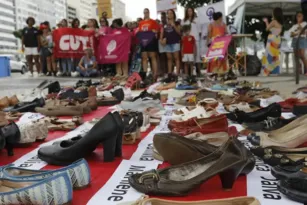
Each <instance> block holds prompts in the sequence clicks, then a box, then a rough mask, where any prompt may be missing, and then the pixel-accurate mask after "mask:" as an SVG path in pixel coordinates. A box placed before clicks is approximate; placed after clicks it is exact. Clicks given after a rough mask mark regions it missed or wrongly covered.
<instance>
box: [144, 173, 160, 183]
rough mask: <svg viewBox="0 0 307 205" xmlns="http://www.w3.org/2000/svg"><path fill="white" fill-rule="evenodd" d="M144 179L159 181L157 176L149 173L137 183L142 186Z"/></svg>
mask: <svg viewBox="0 0 307 205" xmlns="http://www.w3.org/2000/svg"><path fill="white" fill-rule="evenodd" d="M146 179H153V181H159V176H158V174H157V173H155V172H150V173H147V174H144V175H142V176H141V177H140V178H139V183H140V184H143V182H144V180H146Z"/></svg>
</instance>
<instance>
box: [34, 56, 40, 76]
mask: <svg viewBox="0 0 307 205" xmlns="http://www.w3.org/2000/svg"><path fill="white" fill-rule="evenodd" d="M34 61H35V67H36V70H37V72H38V73H40V72H41V67H40V62H39V56H34Z"/></svg>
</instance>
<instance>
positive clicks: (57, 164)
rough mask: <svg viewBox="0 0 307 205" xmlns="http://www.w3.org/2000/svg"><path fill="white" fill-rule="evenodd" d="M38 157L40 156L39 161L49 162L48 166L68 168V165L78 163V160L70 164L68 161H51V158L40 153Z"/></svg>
mask: <svg viewBox="0 0 307 205" xmlns="http://www.w3.org/2000/svg"><path fill="white" fill-rule="evenodd" d="M37 156H38V158H39V159H41V160H43V161H45V162H47V163H48V164H50V165H56V166H68V165H70V164H72V163H73V162H74V161H76V160H74V161H69V162H68V161H60V160H54V159H51V158H50V157H45V156H43V155H41V154H39V153H38V154H37Z"/></svg>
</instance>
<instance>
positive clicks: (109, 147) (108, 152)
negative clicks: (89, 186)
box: [102, 137, 117, 162]
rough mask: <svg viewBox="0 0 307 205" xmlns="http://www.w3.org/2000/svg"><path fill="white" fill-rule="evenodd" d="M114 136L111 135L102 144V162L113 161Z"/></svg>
mask: <svg viewBox="0 0 307 205" xmlns="http://www.w3.org/2000/svg"><path fill="white" fill-rule="evenodd" d="M116 140H117V139H116V138H114V137H112V138H109V139H107V140H105V141H104V142H103V143H102V144H103V158H104V162H113V161H114V159H115V149H116Z"/></svg>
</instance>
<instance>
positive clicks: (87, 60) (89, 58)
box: [74, 48, 98, 77]
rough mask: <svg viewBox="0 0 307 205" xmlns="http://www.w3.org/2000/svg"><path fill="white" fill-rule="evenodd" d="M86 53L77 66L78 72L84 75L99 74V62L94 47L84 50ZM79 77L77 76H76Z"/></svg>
mask: <svg viewBox="0 0 307 205" xmlns="http://www.w3.org/2000/svg"><path fill="white" fill-rule="evenodd" d="M84 52H85V55H84V56H83V57H82V58H81V60H80V62H79V65H78V67H77V72H78V73H79V75H81V76H82V77H95V76H97V73H98V72H97V62H96V58H95V56H94V53H93V49H92V48H86V49H85V50H84ZM74 77H77V76H74Z"/></svg>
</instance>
